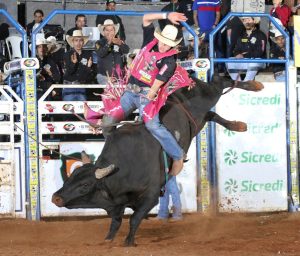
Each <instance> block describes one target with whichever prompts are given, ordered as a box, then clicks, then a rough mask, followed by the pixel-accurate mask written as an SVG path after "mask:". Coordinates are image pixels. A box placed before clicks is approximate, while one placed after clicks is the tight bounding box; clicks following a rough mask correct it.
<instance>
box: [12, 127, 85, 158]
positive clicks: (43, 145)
mask: <svg viewBox="0 0 300 256" xmlns="http://www.w3.org/2000/svg"><path fill="white" fill-rule="evenodd" d="M15 127H17V128H18V129H19V130H21V131H22V132H23V133H24V134H25V131H24V130H23V129H22V128H21V127H19V126H18V125H16V124H15ZM27 136H28V137H29V138H30V139H32V140H34V141H35V142H37V143H38V144H39V145H41V146H42V147H44V148H46V149H48V150H50V151H51V152H54V153H56V154H58V155H60V156H64V157H66V158H69V159H73V160H76V161H79V162H82V159H79V158H76V157H73V156H68V155H65V154H63V153H60V152H59V151H57V150H55V149H52V148H49V147H48V146H46V145H45V144H43V143H41V142H39V141H37V140H36V139H35V138H34V137H32V136H31V135H30V134H29V133H27Z"/></svg>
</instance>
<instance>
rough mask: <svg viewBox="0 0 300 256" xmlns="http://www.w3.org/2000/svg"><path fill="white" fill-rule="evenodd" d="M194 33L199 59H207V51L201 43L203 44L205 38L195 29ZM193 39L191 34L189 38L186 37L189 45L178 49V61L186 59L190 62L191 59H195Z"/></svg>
mask: <svg viewBox="0 0 300 256" xmlns="http://www.w3.org/2000/svg"><path fill="white" fill-rule="evenodd" d="M194 32H195V33H196V35H197V36H198V53H199V58H207V57H208V52H207V49H206V47H203V46H204V44H203V43H202V42H203V39H204V38H205V33H201V34H200V33H199V30H198V29H195V30H194ZM194 41H195V40H194V37H193V35H192V34H189V37H188V42H189V45H188V46H185V47H182V48H181V49H180V53H179V54H178V56H177V58H179V59H182V60H183V59H188V60H192V59H195V56H194V44H195V42H194Z"/></svg>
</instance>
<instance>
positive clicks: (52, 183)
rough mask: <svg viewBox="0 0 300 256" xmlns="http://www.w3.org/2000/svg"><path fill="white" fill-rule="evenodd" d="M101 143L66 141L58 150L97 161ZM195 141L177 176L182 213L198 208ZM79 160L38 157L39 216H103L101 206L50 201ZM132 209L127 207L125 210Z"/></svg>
mask: <svg viewBox="0 0 300 256" xmlns="http://www.w3.org/2000/svg"><path fill="white" fill-rule="evenodd" d="M103 146H104V142H71V143H70V142H65V143H60V144H59V147H60V152H61V153H62V154H65V155H69V156H73V157H75V158H80V152H81V151H83V150H84V151H85V152H86V153H87V154H89V155H91V156H92V158H94V159H95V160H97V158H98V156H99V155H100V153H101V151H102V149H103ZM195 149H196V144H195V140H194V141H193V142H192V144H191V147H190V150H189V152H188V159H190V160H189V161H188V162H187V163H185V164H184V170H183V171H182V172H181V173H180V175H179V176H178V178H177V184H178V186H179V189H180V196H181V203H182V210H183V212H193V211H196V210H197V198H196V195H197V189H196V150H195ZM81 165H82V163H81V162H79V161H76V160H73V159H67V158H66V157H63V158H61V159H58V160H45V159H40V199H41V200H40V201H41V216H43V217H46V216H90V215H105V214H106V211H104V210H100V209H72V210H69V209H67V208H59V207H57V206H55V205H54V204H53V203H52V202H51V198H52V195H53V193H54V192H56V191H57V190H58V189H60V188H61V187H62V185H63V177H66V176H68V175H70V174H71V173H72V172H73V170H74V169H75V168H77V167H78V166H81ZM157 210H158V207H157V206H156V207H154V208H153V210H152V211H151V213H156V212H157ZM130 212H131V210H130V209H127V210H126V213H130Z"/></svg>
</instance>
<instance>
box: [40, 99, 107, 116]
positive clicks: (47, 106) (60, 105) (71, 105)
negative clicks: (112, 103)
mask: <svg viewBox="0 0 300 256" xmlns="http://www.w3.org/2000/svg"><path fill="white" fill-rule="evenodd" d="M87 104H88V106H89V107H90V108H91V109H92V110H94V111H98V110H99V109H101V108H103V103H102V101H91V102H87ZM83 107H84V103H83V102H79V101H72V102H66V101H42V102H39V112H40V114H72V111H74V112H75V113H77V114H82V113H83V111H84V108H83Z"/></svg>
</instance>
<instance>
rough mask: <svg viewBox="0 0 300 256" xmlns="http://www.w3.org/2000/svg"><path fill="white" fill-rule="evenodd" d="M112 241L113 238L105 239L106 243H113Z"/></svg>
mask: <svg viewBox="0 0 300 256" xmlns="http://www.w3.org/2000/svg"><path fill="white" fill-rule="evenodd" d="M112 241H113V239H112V238H105V240H104V242H105V243H111V242H112Z"/></svg>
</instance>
